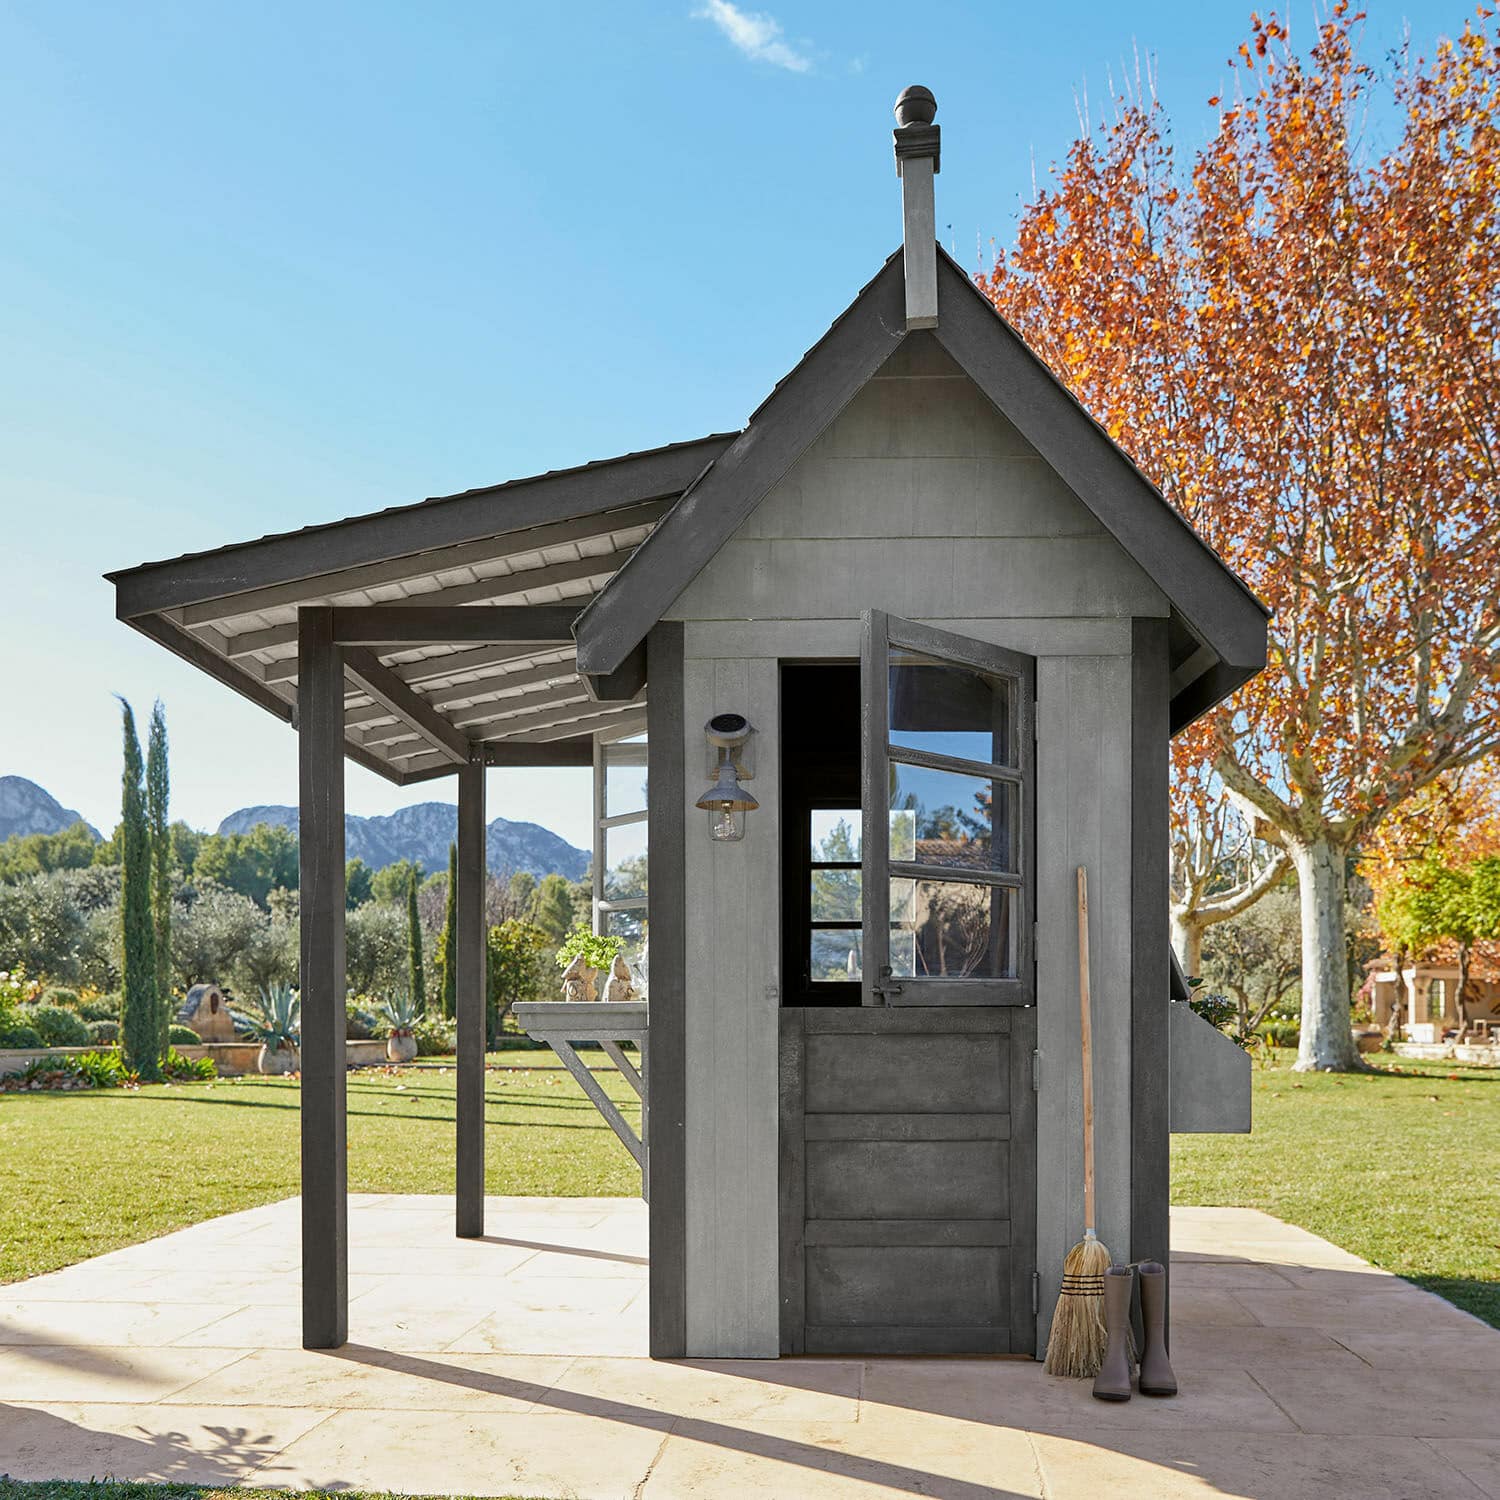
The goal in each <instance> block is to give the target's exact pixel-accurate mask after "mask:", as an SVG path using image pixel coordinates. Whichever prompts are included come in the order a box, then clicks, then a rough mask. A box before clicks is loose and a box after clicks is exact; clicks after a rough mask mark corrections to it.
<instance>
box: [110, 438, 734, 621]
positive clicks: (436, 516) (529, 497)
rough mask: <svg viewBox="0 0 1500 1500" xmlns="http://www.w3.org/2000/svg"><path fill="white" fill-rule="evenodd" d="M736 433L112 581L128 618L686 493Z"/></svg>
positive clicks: (151, 567)
mask: <svg viewBox="0 0 1500 1500" xmlns="http://www.w3.org/2000/svg"><path fill="white" fill-rule="evenodd" d="M736 436H738V434H715V435H713V436H711V437H707V438H703V439H700V440H699V441H697V442H693V443H682V444H677V445H674V446H673V447H670V448H664V449H657V450H655V451H654V452H649V453H639V454H631V455H627V456H626V457H623V458H620V459H617V460H614V461H612V462H605V463H600V464H595V465H591V466H586V467H582V468H578V469H573V470H565V471H561V472H558V473H553V474H542V475H538V476H536V477H535V478H532V479H524V480H516V481H514V482H512V483H510V484H508V485H501V486H496V487H495V488H493V489H489V490H478V491H471V492H469V493H467V494H463V495H452V496H446V497H443V498H442V499H441V500H439V501H437V502H435V503H434V502H429V503H426V504H421V505H414V506H403V507H400V508H397V509H392V510H388V511H381V512H379V513H377V514H375V515H370V516H359V517H355V518H353V519H351V520H348V521H341V522H335V523H333V524H332V525H330V526H326V527H320V528H315V529H310V530H306V531H301V532H293V533H290V534H289V535H285V536H271V537H264V538H262V539H261V540H259V541H255V542H247V543H244V544H243V545H240V546H236V547H231V548H224V549H222V550H220V551H215V552H209V553H201V554H198V555H196V556H191V557H181V558H175V559H171V560H169V561H165V562H158V563H147V564H144V565H143V566H141V567H138V568H132V569H128V570H125V571H123V572H119V573H113V574H109V575H107V576H108V577H109V580H110V581H111V582H112V583H114V584H115V609H116V613H117V615H118V616H119V618H121V619H129V618H134V617H136V616H138V615H142V614H147V613H151V612H154V611H158V610H163V609H174V608H182V607H186V606H188V605H192V604H200V603H203V602H204V601H206V600H209V599H216V598H219V597H221V596H225V595H239V594H246V593H249V592H251V591H252V590H256V589H263V588H267V587H272V586H276V585H284V584H288V583H292V582H297V581H301V580H305V579H311V578H323V577H325V576H326V575H328V574H331V573H337V572H338V571H339V570H341V569H343V568H351V567H362V566H365V565H367V564H370V563H375V562H382V561H386V560H389V559H391V558H396V557H410V556H412V555H414V554H418V553H422V552H427V551H431V550H435V549H440V548H445V547H451V546H457V545H460V544H462V543H465V542H472V541H477V540H480V539H481V538H484V537H493V536H495V535H496V534H497V533H499V532H502V531H503V532H516V531H524V530H526V529H527V528H528V527H532V526H539V525H547V524H550V523H554V522H558V521H565V520H570V519H573V518H575V517H579V516H587V515H597V514H599V513H601V512H607V511H610V510H614V509H617V508H620V507H622V506H626V505H631V504H635V503H638V502H640V501H645V500H658V499H663V498H666V497H669V496H674V495H680V494H681V493H682V491H683V490H684V489H685V488H686V486H687V485H689V484H691V483H692V481H693V479H694V477H695V476H696V475H697V474H699V473H701V472H702V469H703V466H704V465H705V464H706V463H710V462H712V460H713V459H714V458H715V457H716V456H717V455H718V454H720V453H722V452H723V451H724V450H725V448H727V447H728V445H729V443H730V442H731V441H732V439H733V438H734V437H736ZM638 638H639V637H638ZM632 644H634V642H632Z"/></svg>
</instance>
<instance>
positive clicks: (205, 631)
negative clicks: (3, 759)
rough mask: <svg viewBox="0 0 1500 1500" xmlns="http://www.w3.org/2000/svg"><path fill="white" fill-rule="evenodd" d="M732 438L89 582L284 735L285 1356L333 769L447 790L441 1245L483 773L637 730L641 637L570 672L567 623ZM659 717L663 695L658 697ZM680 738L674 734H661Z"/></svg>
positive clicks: (469, 1079) (333, 981) (342, 1335)
mask: <svg viewBox="0 0 1500 1500" xmlns="http://www.w3.org/2000/svg"><path fill="white" fill-rule="evenodd" d="M736 436H737V434H721V435H715V436H711V437H706V438H702V439H699V440H697V441H694V442H687V443H677V444H672V445H670V446H667V447H663V448H656V449H651V450H649V451H645V452H641V453H633V454H628V455H626V456H624V457H621V458H615V459H608V460H604V461H601V462H597V463H591V464H586V465H584V466H582V467H580V468H574V469H563V470H556V471H553V472H550V473H547V474H542V475H539V476H535V477H533V478H528V479H520V480H515V481H512V482H510V483H507V484H501V485H496V486H492V487H489V488H485V489H475V490H467V491H465V492H463V493H462V494H457V495H449V496H443V497H439V498H436V499H431V500H426V501H423V502H421V503H419V504H416V505H409V506H402V507H397V508H393V509H389V510H384V511H379V512H377V513H374V514H371V515H365V516H356V517H352V518H349V519H347V520H342V521H336V522H332V523H330V524H327V525H320V526H311V527H306V528H304V529H302V530H300V531H294V532H287V533H282V534H279V535H272V536H265V537H262V538H260V539H259V540H257V541H252V542H245V543H241V544H238V545H234V546H229V547H223V548H218V549H216V550H214V551H211V552H200V553H191V554H188V555H185V556H182V557H177V558H173V559H170V560H167V561H163V562H156V563H146V564H143V565H142V566H140V567H136V568H131V569H127V570H124V571H121V572H118V573H111V574H109V575H108V577H109V579H110V581H111V582H112V583H114V585H115V588H116V613H117V614H118V616H119V618H120V619H122V620H124V621H125V622H126V623H127V624H129V625H131V626H132V627H134V628H135V629H137V630H139V631H141V632H142V633H143V634H144V635H147V636H150V637H151V638H152V639H153V640H155V641H157V642H159V643H160V644H161V645H163V646H165V647H166V648H167V649H168V650H170V651H172V652H174V653H175V654H176V655H178V656H180V657H182V658H183V659H184V660H186V661H189V662H191V663H192V664H193V665H194V666H196V667H199V668H201V669H202V670H203V671H206V672H208V673H210V674H211V675H212V676H214V677H216V678H218V679H219V680H220V681H221V682H223V683H225V684H227V685H228V686H229V687H232V688H234V689H235V691H237V692H239V693H241V694H243V695H244V696H245V697H247V698H249V699H250V700H251V701H252V702H254V703H257V704H259V705H260V706H261V707H263V708H265V709H268V710H269V711H270V712H272V713H274V714H276V715H277V717H279V718H281V719H283V720H285V721H286V722H288V723H290V724H291V725H292V726H293V727H294V728H295V729H296V730H297V732H298V753H299V802H300V835H299V836H300V848H301V911H302V1091H301V1132H302V1143H301V1145H302V1266H303V1282H302V1298H303V1343H304V1344H305V1345H306V1346H307V1347H309V1348H336V1347H338V1346H339V1345H341V1344H343V1343H344V1342H345V1339H346V1336H347V1303H348V1291H347V1263H348V1244H347V1232H346V1152H345V1049H344V1024H345V1023H344V990H345V974H344V963H345V954H344V900H345V893H344V865H345V851H344V773H343V760H344V758H345V757H348V758H349V759H351V760H354V761H356V762H357V763H358V764H360V765H362V766H365V767H366V768H368V769H369V770H372V771H375V772H376V773H378V774H379V775H381V776H384V777H386V778H387V779H388V780H390V781H393V782H395V783H396V784H398V785H402V786H405V785H408V784H411V783H415V782H419V781H425V780H429V779H432V778H435V777H441V776H449V775H453V776H456V777H457V779H458V879H457V888H456V906H457V919H456V947H457V964H456V987H457V1002H456V1012H457V1016H456V1019H457V1030H458V1042H457V1048H458V1065H457V1084H458V1099H457V1161H456V1231H457V1233H458V1235H460V1236H462V1237H477V1236H479V1235H481V1234H482V1233H483V1232H484V1222H483V1219H484V1044H485V935H484V920H483V918H484V886H485V868H486V855H485V796H484V771H485V768H486V767H488V766H587V765H591V764H592V763H593V757H594V743H595V736H596V735H597V734H599V733H601V732H603V733H607V734H608V735H610V736H611V737H617V736H621V735H626V734H631V733H637V732H640V731H642V730H645V729H646V728H647V722H646V720H647V705H646V691H645V690H646V677H647V646H648V643H642V644H640V645H637V646H635V647H633V649H632V650H631V651H630V653H629V655H628V657H627V658H626V659H625V660H624V661H623V662H622V664H621V665H620V666H619V667H618V669H616V670H614V671H612V672H610V673H609V674H608V675H605V676H584V675H580V672H579V670H578V664H577V660H576V656H575V647H574V638H573V624H574V621H575V619H576V617H577V616H578V614H579V613H580V612H581V611H582V610H583V609H584V608H585V607H586V606H587V605H588V604H589V603H590V601H591V600H592V599H593V598H594V597H595V595H596V594H597V593H598V591H599V590H600V589H602V588H603V587H604V585H605V584H606V583H607V582H608V581H609V579H611V578H612V577H613V576H614V575H615V573H616V572H618V570H619V569H620V568H621V566H622V565H623V564H624V562H625V561H626V559H627V558H629V557H630V555H631V554H632V553H633V551H634V550H635V549H636V547H637V546H638V545H639V544H640V543H641V542H642V540H644V538H645V537H646V536H647V535H649V534H650V532H651V530H652V528H653V527H654V526H655V524H656V522H657V521H658V519H659V518H660V517H661V516H662V515H663V514H664V513H665V512H666V511H667V510H668V509H669V508H670V507H671V506H672V505H673V503H674V502H675V501H676V500H677V499H678V498H679V497H681V495H682V494H683V492H684V491H685V490H687V489H689V488H690V487H691V486H692V485H693V483H694V481H695V480H696V479H698V478H699V477H700V476H701V475H702V473H703V472H704V470H705V469H706V468H707V467H708V466H709V465H711V464H712V463H713V461H714V460H715V459H716V458H717V457H718V456H719V455H720V454H721V453H722V452H723V451H724V450H725V449H726V448H727V447H728V446H729V445H730V444H731V443H732V442H733V440H734V438H735V437H736ZM673 706H674V707H675V710H676V713H677V714H678V716H679V717H680V712H681V703H680V694H679V695H676V698H675V702H674V705H673ZM679 739H680V735H679Z"/></svg>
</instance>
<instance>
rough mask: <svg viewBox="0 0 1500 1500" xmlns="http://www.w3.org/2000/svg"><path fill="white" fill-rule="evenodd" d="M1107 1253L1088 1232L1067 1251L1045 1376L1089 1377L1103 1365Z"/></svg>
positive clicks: (1107, 1337)
mask: <svg viewBox="0 0 1500 1500" xmlns="http://www.w3.org/2000/svg"><path fill="white" fill-rule="evenodd" d="M1109 1267H1110V1253H1109V1251H1108V1250H1106V1249H1105V1248H1104V1246H1103V1245H1102V1244H1101V1243H1100V1242H1099V1241H1098V1240H1097V1239H1096V1238H1095V1237H1094V1235H1093V1234H1092V1232H1091V1233H1089V1234H1088V1236H1087V1237H1086V1238H1084V1239H1082V1240H1080V1241H1079V1242H1078V1243H1077V1244H1076V1245H1074V1246H1073V1248H1072V1249H1071V1250H1069V1251H1068V1257H1067V1259H1066V1260H1065V1261H1064V1262H1063V1283H1062V1293H1061V1295H1060V1296H1059V1297H1058V1299H1057V1309H1056V1311H1055V1312H1054V1313H1053V1314H1052V1332H1051V1333H1050V1334H1049V1335H1048V1338H1047V1373H1048V1374H1049V1375H1070V1376H1074V1377H1090V1376H1094V1375H1097V1374H1098V1373H1099V1367H1100V1366H1101V1365H1102V1364H1103V1363H1104V1349H1105V1345H1106V1344H1107V1343H1108V1342H1109V1333H1108V1330H1107V1329H1106V1328H1105V1326H1104V1273H1105V1272H1106V1271H1107V1270H1108V1269H1109Z"/></svg>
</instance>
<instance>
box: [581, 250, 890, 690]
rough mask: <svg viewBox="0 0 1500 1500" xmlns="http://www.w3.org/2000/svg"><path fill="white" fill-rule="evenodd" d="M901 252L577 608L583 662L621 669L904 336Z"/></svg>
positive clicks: (600, 669) (592, 669) (597, 671)
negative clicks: (585, 603) (581, 607)
mask: <svg viewBox="0 0 1500 1500" xmlns="http://www.w3.org/2000/svg"><path fill="white" fill-rule="evenodd" d="M903 276H904V273H903V270H902V259H901V256H900V255H895V256H893V257H892V258H891V259H890V260H889V261H887V262H886V265H885V268H884V269H883V270H882V271H881V272H880V274H879V275H878V276H876V278H875V279H874V280H873V281H872V282H871V283H870V285H869V286H868V287H866V288H865V290H864V291H863V292H861V293H860V295H859V297H858V298H856V300H855V301H854V303H853V305H852V306H851V307H850V308H849V310H848V311H847V312H846V313H845V314H844V315H843V316H842V317H841V318H840V319H839V320H838V322H836V323H835V324H834V325H833V327H832V328H830V329H829V330H828V332H827V333H826V334H825V335H824V336H823V338H822V340H821V341H820V342H819V343H818V344H817V345H816V346H815V347H814V348H813V349H812V350H811V351H810V352H809V354H808V355H807V356H806V357H805V358H804V360H803V361H802V363H801V364H800V365H798V366H797V367H796V369H794V370H793V371H792V373H791V374H790V375H788V376H787V377H786V379H785V380H784V381H783V382H782V383H781V384H780V385H779V386H778V387H777V388H776V389H775V390H774V391H773V392H772V393H771V395H770V396H769V397H768V398H767V399H766V401H765V402H764V403H763V404H762V405H761V407H760V409H759V410H758V411H757V412H756V414H755V416H754V417H752V418H751V420H750V424H749V425H748V426H747V427H746V428H745V430H744V431H743V432H742V433H741V434H740V435H739V436H738V437H737V438H736V439H735V440H734V441H733V442H732V443H731V444H730V445H729V446H728V447H727V448H726V449H725V450H724V451H723V452H722V453H721V454H719V456H718V457H717V458H716V459H715V460H714V461H713V464H712V466H711V467H710V468H708V469H707V470H705V471H704V473H703V474H702V476H701V477H700V478H699V479H698V481H697V483H696V484H694V485H693V486H692V487H691V488H690V489H689V490H688V491H687V492H686V493H685V494H684V495H683V496H682V498H681V499H680V500H679V501H678V502H677V503H676V505H674V506H673V507H672V508H671V510H669V511H668V512H667V514H666V515H665V516H664V517H663V518H662V520H661V521H660V523H659V524H658V525H657V528H656V530H655V531H653V532H652V533H651V535H650V536H648V537H647V538H646V540H645V541H644V542H642V543H641V545H640V546H639V547H637V548H636V550H635V551H634V553H632V554H631V556H630V558H629V560H628V561H627V562H626V563H625V565H624V567H622V568H621V569H620V571H619V572H618V573H616V574H615V576H614V577H613V578H612V579H611V580H610V581H609V583H608V584H606V585H605V587H604V588H603V589H601V590H600V592H599V593H598V594H597V595H596V596H595V598H594V601H593V603H592V604H590V605H589V606H588V608H587V609H585V610H584V611H583V613H582V614H581V615H579V617H578V621H577V624H576V626H575V628H574V634H575V635H576V637H577V640H578V669H579V672H580V673H581V674H583V675H584V676H586V677H589V678H604V677H608V676H609V674H610V673H612V672H614V671H616V670H617V669H618V668H619V667H620V666H621V665H622V664H623V663H624V662H625V660H626V659H627V658H628V657H629V656H630V655H631V653H632V652H634V651H635V650H636V648H637V647H638V646H639V645H640V643H641V642H642V641H644V640H645V638H646V635H647V632H648V631H650V629H651V627H652V626H653V625H655V624H656V622H657V621H658V620H660V619H661V618H662V616H663V615H664V614H665V613H666V611H667V610H668V609H669V608H670V607H671V605H672V602H673V601H674V600H675V599H676V598H677V596H678V595H679V594H680V593H681V592H682V591H683V589H684V588H686V587H687V585H688V584H689V583H691V582H692V580H693V579H694V578H696V577H697V576H698V573H699V572H700V571H701V570H702V568H703V567H704V566H705V565H706V564H707V562H708V561H709V559H710V558H711V557H713V555H714V553H716V552H717V551H718V550H719V548H720V547H722V546H723V545H724V543H725V542H726V541H728V540H729V538H730V537H731V536H733V535H734V533H735V531H736V530H737V529H738V528H739V526H740V524H741V523H742V522H743V521H744V520H745V518H746V517H747V516H749V514H750V513H751V511H753V510H754V509H755V507H756V506H757V505H758V504H759V503H760V501H761V498H762V497H763V496H764V495H765V493H766V492H767V491H768V490H769V489H770V488H771V486H772V485H774V484H775V483H776V482H777V481H778V480H779V479H780V478H781V477H782V476H783V475H784V474H785V473H786V472H787V470H788V469H790V468H791V466H792V465H793V464H794V463H795V462H796V461H797V459H798V458H800V457H801V455H802V454H803V453H805V452H806V451H807V449H808V447H809V446H810V445H811V444H812V443H813V442H814V440H815V439H816V438H817V437H818V436H819V434H820V433H822V432H823V431H824V429H825V428H827V427H828V425H829V424H830V423H831V422H832V421H833V420H834V418H835V417H837V416H838V414H839V413H840V412H841V411H843V409H844V407H845V406H847V405H848V403H849V402H850V401H851V400H852V399H853V398H854V396H855V394H856V393H857V392H858V391H859V390H860V389H861V387H862V386H863V385H864V384H865V382H866V381H867V380H869V378H870V377H871V376H872V375H873V374H874V373H875V372H876V371H877V370H878V369H879V368H880V367H881V365H883V364H884V363H885V361H886V360H887V359H889V358H890V355H891V351H892V350H893V349H895V347H896V345H897V344H899V343H900V342H901V340H902V338H904V337H905V328H906V311H905V308H906V303H905V289H904V281H903Z"/></svg>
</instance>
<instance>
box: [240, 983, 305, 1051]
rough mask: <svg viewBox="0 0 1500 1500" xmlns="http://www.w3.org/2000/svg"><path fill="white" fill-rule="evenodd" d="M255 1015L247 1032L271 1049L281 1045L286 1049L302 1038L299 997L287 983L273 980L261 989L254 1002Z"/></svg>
mask: <svg viewBox="0 0 1500 1500" xmlns="http://www.w3.org/2000/svg"><path fill="white" fill-rule="evenodd" d="M257 1010H258V1011H259V1014H258V1015H254V1016H251V1017H250V1034H251V1036H253V1037H256V1038H258V1039H259V1041H260V1043H261V1045H262V1046H264V1047H267V1048H269V1049H270V1051H272V1052H279V1051H280V1050H281V1049H282V1048H283V1047H285V1048H286V1049H287V1050H288V1051H290V1050H291V1049H293V1048H295V1047H296V1046H297V1045H298V1043H299V1042H300V1040H301V1031H302V1001H301V1000H300V999H298V997H297V992H296V990H294V989H293V988H292V987H291V985H289V984H273V985H272V986H271V988H270V989H268V990H267V989H262V990H261V992H260V1000H259V1003H258V1005H257Z"/></svg>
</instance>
